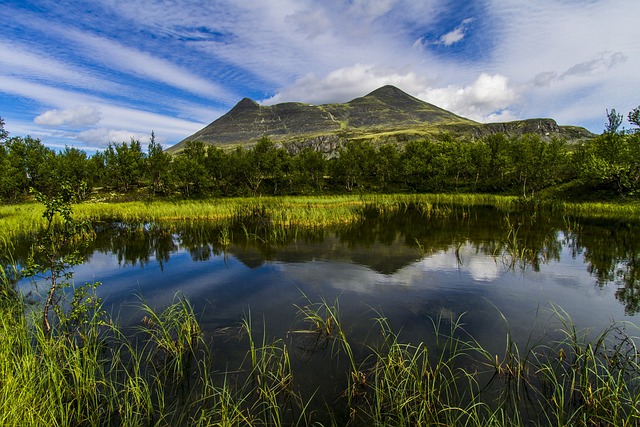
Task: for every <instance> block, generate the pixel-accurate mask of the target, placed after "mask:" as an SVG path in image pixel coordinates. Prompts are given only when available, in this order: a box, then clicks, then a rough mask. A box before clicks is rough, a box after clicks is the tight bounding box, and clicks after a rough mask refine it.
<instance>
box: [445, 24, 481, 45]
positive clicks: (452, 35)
mask: <svg viewBox="0 0 640 427" xmlns="http://www.w3.org/2000/svg"><path fill="white" fill-rule="evenodd" d="M473 21H474V19H473V18H467V19H465V20H464V21H462V23H461V24H460V25H458V26H457V27H456V28H455V29H454V30H453V31H450V32H448V33H447V34H444V35H443V36H442V37H440V40H439V41H440V43H442V44H443V45H445V46H451V45H452V44H454V43H458V42H459V41H461V40H462V39H463V38H464V37H465V35H466V31H467V26H468V25H469V24H470V23H472V22H473Z"/></svg>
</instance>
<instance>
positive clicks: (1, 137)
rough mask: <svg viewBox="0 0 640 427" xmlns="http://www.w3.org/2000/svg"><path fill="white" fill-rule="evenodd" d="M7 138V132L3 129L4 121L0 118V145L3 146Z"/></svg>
mask: <svg viewBox="0 0 640 427" xmlns="http://www.w3.org/2000/svg"><path fill="white" fill-rule="evenodd" d="M7 138H9V132H7V131H6V130H5V128H4V119H3V118H2V117H0V145H2V144H4V141H5V140H6V139H7Z"/></svg>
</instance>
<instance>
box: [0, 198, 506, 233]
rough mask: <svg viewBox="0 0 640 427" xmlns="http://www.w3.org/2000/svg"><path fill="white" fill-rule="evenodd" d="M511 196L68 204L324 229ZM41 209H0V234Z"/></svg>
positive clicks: (114, 212)
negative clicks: (366, 215) (376, 212)
mask: <svg viewBox="0 0 640 427" xmlns="http://www.w3.org/2000/svg"><path fill="white" fill-rule="evenodd" d="M516 200H517V199H516V198H513V197H505V196H492V195H481V194H461V195H442V194H440V195H439V194H435V195H349V196H324V197H253V198H224V199H209V200H202V201H183V202H168V201H155V202H117V203H83V204H78V205H75V206H74V207H73V210H74V217H75V218H76V219H78V220H88V221H90V222H94V223H95V222H100V221H124V222H132V223H135V222H138V223H139V222H171V221H214V222H215V221H218V222H224V221H230V220H234V219H242V218H245V217H248V216H255V214H256V213H260V214H262V215H263V216H264V217H267V218H268V219H269V221H270V222H271V223H272V224H274V225H281V226H287V227H289V226H295V227H311V228H314V227H326V226H332V225H337V224H348V223H352V222H355V221H358V220H360V219H361V218H362V209H363V208H365V207H368V206H375V207H376V208H378V209H381V210H392V211H393V210H396V211H397V210H400V209H406V208H407V207H408V206H410V205H416V206H421V207H422V208H423V209H425V210H431V209H434V208H438V207H443V206H444V207H446V206H452V205H464V206H477V205H492V206H498V207H505V208H508V207H509V206H511V205H513V204H514V202H515V201H516ZM42 212H43V210H42V207H41V206H39V205H38V204H35V203H26V204H21V205H10V206H2V207H0V236H5V237H12V236H15V235H18V234H23V233H26V232H30V231H33V230H35V229H37V228H38V227H42V226H43V224H44V220H43V219H42Z"/></svg>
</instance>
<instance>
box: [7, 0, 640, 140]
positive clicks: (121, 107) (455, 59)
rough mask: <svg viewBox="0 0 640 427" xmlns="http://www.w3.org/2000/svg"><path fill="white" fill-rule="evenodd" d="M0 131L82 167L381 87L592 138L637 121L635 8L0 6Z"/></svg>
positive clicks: (398, 0) (237, 2) (143, 0)
mask: <svg viewBox="0 0 640 427" xmlns="http://www.w3.org/2000/svg"><path fill="white" fill-rule="evenodd" d="M0 8H1V10H2V12H1V13H0V28H2V31H1V32H0V117H2V118H3V119H4V120H5V123H6V126H5V128H6V129H7V130H8V131H9V132H10V133H11V135H15V136H23V135H27V134H29V135H31V136H34V137H38V138H40V139H41V140H42V141H43V142H44V144H45V145H47V146H50V147H52V148H62V147H64V146H65V145H68V146H75V147H78V148H82V149H85V150H87V151H89V152H93V151H95V150H102V149H104V148H105V147H106V146H107V145H108V144H109V143H110V142H122V141H129V139H130V138H131V137H134V138H139V139H140V141H141V142H143V143H146V142H148V139H149V135H150V133H151V131H152V130H153V131H154V132H155V134H156V137H157V139H158V140H159V141H160V142H161V143H163V144H164V145H165V146H170V145H172V144H175V143H177V142H179V141H180V140H182V139H183V138H184V137H186V136H188V135H190V134H192V133H193V132H195V131H197V130H199V129H200V128H202V127H203V126H205V125H206V124H208V123H210V122H211V121H213V120H215V119H216V118H218V117H219V116H220V115H222V114H224V113H225V112H226V111H228V110H229V109H230V108H231V107H233V105H235V103H236V102H238V101H239V100H240V99H241V98H243V97H249V98H252V99H254V100H256V101H258V102H260V103H262V104H267V105H268V104H273V103H278V102H285V101H301V102H307V103H310V104H322V103H329V102H345V101H348V100H350V99H353V98H355V97H358V96H362V95H365V94H366V93H368V92H370V91H372V90H374V89H376V88H378V87H380V86H383V85H385V84H392V85H395V86H397V87H399V88H401V89H403V90H404V91H406V92H408V93H409V94H411V95H413V96H416V97H418V98H420V99H423V100H425V101H427V102H431V103H433V104H436V105H438V106H440V107H442V108H446V109H448V110H450V111H453V112H454V113H457V114H459V115H462V116H465V117H468V118H471V119H474V120H477V121H481V122H490V121H508V120H515V119H524V118H533V117H551V118H554V119H556V120H557V121H558V122H559V123H560V124H572V125H580V126H585V127H587V128H588V129H589V130H591V131H593V132H598V133H599V132H601V131H602V129H603V127H604V123H605V122H606V117H605V109H611V108H615V109H616V110H617V111H619V112H622V113H624V114H625V116H626V113H627V112H628V111H630V110H631V109H632V108H635V107H637V106H638V105H640V72H638V70H640V37H639V34H640V33H639V32H638V30H637V23H638V19H639V18H640V1H635V0H600V1H599V0H536V1H529V0H469V1H462V0H458V1H445V0H422V1H419V0H350V1H346V0H343V1H340V0H323V1H313V0H273V1H266V0H220V1H218V0H215V1H214V0H211V1H205V0H186V1H166V0H126V1H124V0H93V1H74V0H52V1H49V0H33V1H31V0H23V1H13V0H8V1H7V0H0Z"/></svg>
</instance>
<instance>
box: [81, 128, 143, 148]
mask: <svg viewBox="0 0 640 427" xmlns="http://www.w3.org/2000/svg"><path fill="white" fill-rule="evenodd" d="M131 138H133V139H137V140H139V141H140V142H143V141H146V140H148V139H149V134H146V133H140V132H133V131H129V130H124V129H122V130H115V129H105V128H98V129H90V130H86V131H83V132H80V133H79V134H78V136H77V139H78V140H79V141H82V142H85V143H87V144H93V145H94V146H96V147H106V146H107V145H109V144H110V143H112V142H114V143H118V144H119V143H122V142H126V143H129V141H131Z"/></svg>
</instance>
